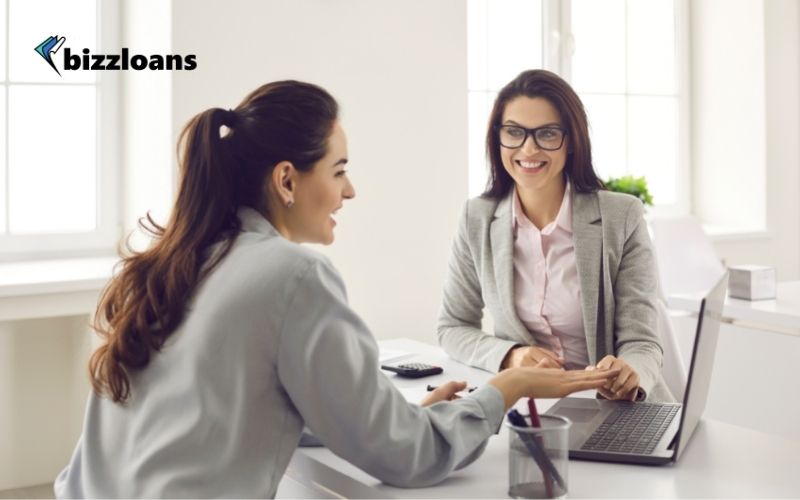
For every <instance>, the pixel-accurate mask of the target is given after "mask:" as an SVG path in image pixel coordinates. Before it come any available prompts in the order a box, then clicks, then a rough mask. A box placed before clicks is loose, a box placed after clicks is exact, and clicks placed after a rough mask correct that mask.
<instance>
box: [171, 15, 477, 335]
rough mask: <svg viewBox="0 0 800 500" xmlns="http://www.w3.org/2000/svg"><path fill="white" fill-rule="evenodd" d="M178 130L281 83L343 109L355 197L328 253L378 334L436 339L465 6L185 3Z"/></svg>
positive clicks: (457, 185)
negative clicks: (313, 88)
mask: <svg viewBox="0 0 800 500" xmlns="http://www.w3.org/2000/svg"><path fill="white" fill-rule="evenodd" d="M173 5H174V6H173V19H174V25H173V49H174V50H175V51H176V52H177V53H182V52H187V53H188V52H191V53H196V54H197V59H198V68H197V70H195V71H192V72H182V73H181V72H176V73H175V74H174V81H173V97H172V99H173V104H174V109H173V124H174V126H175V134H177V133H178V132H179V130H180V128H181V127H182V126H183V124H184V123H185V122H186V121H187V120H188V119H189V118H190V117H191V116H192V115H193V114H195V113H197V112H199V111H201V110H203V109H205V108H207V107H212V106H221V107H233V106H234V105H236V104H237V103H238V101H239V100H240V99H241V98H243V97H244V96H245V95H246V94H247V93H248V92H249V91H251V90H252V89H254V88H256V87H257V86H259V85H261V84H263V83H266V82H269V81H272V80H277V79H284V78H295V79H301V80H307V81H310V82H313V83H317V84H319V85H321V86H323V87H325V88H326V89H328V90H329V91H330V92H331V93H332V94H333V95H334V96H335V97H336V98H337V99H338V100H339V102H340V104H341V107H342V118H343V124H344V127H345V130H346V132H347V134H348V137H349V157H350V163H349V164H348V170H349V171H350V173H351V179H352V181H353V184H354V185H355V189H356V193H357V194H356V198H355V200H353V201H351V202H349V203H345V208H344V209H343V210H342V211H341V212H339V213H340V217H338V222H339V224H338V226H337V228H336V242H335V243H334V245H333V246H331V247H329V248H325V249H324V252H325V253H326V254H328V255H330V256H331V257H332V259H333V262H334V264H335V265H336V266H337V268H338V269H339V270H340V271H341V273H342V275H343V277H344V279H345V282H346V284H347V287H348V292H349V296H350V302H351V305H352V306H353V307H354V308H355V310H356V311H357V312H358V313H359V314H361V316H362V317H363V318H364V319H365V321H366V322H367V324H368V325H369V326H370V327H371V328H372V330H373V332H374V334H375V335H376V336H377V337H379V338H387V337H397V336H404V337H412V338H416V339H420V340H426V341H433V342H435V319H436V314H437V310H438V307H439V302H440V294H441V287H442V282H443V278H444V272H445V268H446V264H447V258H448V255H449V251H450V242H451V239H452V236H453V234H454V230H455V227H456V222H457V219H458V214H459V210H460V207H461V205H462V204H463V202H464V200H465V199H466V193H467V154H466V153H467V148H466V137H467V110H466V102H467V96H466V73H467V71H466V4H465V2H463V1H461V0H437V1H435V2H430V1H427V0H412V1H403V2H388V1H380V2H375V1H370V0H354V1H348V2H330V1H326V0H312V1H304V2H285V1H278V0H271V1H254V0H251V1H246V0H236V1H230V2H226V3H225V4H224V5H223V4H221V3H217V2H203V3H200V2H194V1H191V0H175V1H174V4H173Z"/></svg>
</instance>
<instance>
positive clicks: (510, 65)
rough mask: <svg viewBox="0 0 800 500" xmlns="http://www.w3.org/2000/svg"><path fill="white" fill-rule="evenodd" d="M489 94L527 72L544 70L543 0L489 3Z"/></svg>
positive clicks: (509, 0)
mask: <svg viewBox="0 0 800 500" xmlns="http://www.w3.org/2000/svg"><path fill="white" fill-rule="evenodd" d="M488 7H489V8H488V16H487V25H488V41H489V50H488V58H489V59H488V65H487V67H488V72H489V90H495V91H496V90H500V89H501V88H503V87H504V86H505V85H506V84H507V83H508V82H510V81H511V80H512V79H513V78H514V77H515V76H517V75H518V74H519V73H520V72H522V71H524V70H526V69H534V68H541V67H542V4H541V1H540V0H491V1H490V2H488Z"/></svg>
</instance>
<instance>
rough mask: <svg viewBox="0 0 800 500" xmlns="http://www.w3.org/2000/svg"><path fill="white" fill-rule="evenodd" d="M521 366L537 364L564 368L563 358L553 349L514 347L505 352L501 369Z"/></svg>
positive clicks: (541, 366)
mask: <svg viewBox="0 0 800 500" xmlns="http://www.w3.org/2000/svg"><path fill="white" fill-rule="evenodd" d="M522 366H539V367H540V368H564V358H562V357H561V356H558V355H557V354H556V353H554V352H553V351H549V350H547V349H543V348H541V347H536V346H519V347H514V348H512V349H511V350H510V351H508V354H506V357H505V359H503V363H502V364H501V365H500V369H501V370H505V369H507V368H517V367H522Z"/></svg>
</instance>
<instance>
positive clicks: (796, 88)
mask: <svg viewBox="0 0 800 500" xmlns="http://www.w3.org/2000/svg"><path fill="white" fill-rule="evenodd" d="M692 6H693V9H692V16H693V40H692V43H693V45H694V47H695V51H694V61H693V69H694V75H693V81H694V85H693V86H694V89H695V96H694V98H693V106H694V111H693V115H694V123H693V126H694V131H695V136H694V138H693V140H694V144H695V147H694V151H695V157H694V161H695V163H694V168H695V171H696V172H697V176H696V178H695V179H694V180H695V182H697V183H698V185H699V186H700V189H699V190H696V193H695V200H694V202H695V206H696V208H698V210H699V213H700V215H701V216H703V217H705V219H706V222H710V223H712V224H720V225H733V226H736V225H739V226H741V225H744V226H748V225H752V222H753V221H755V220H757V219H759V218H760V219H761V220H764V219H766V221H765V222H766V231H765V232H763V233H762V234H759V235H752V234H751V235H746V236H743V237H737V236H729V237H724V238H717V239H716V241H715V247H716V249H717V252H718V253H719V254H720V256H721V257H722V258H724V259H725V261H726V263H727V264H729V265H731V264H746V263H758V264H768V265H772V266H775V267H776V269H777V274H778V279H779V280H789V279H798V278H800V219H799V218H798V214H800V196H799V195H800V141H799V140H798V138H800V36H799V35H798V33H800V3H798V2H797V1H796V0H768V1H764V0H735V1H731V0H704V1H703V2H692ZM762 20H763V24H762ZM759 37H762V39H761V40H760V39H759ZM762 40H763V41H762ZM745 45H746V46H745ZM754 47H755V48H757V49H758V50H757V51H755V50H753V48H754ZM762 124H763V129H762V128H761V125H762ZM765 185H766V186H765ZM764 210H765V212H764ZM764 216H765V217H764Z"/></svg>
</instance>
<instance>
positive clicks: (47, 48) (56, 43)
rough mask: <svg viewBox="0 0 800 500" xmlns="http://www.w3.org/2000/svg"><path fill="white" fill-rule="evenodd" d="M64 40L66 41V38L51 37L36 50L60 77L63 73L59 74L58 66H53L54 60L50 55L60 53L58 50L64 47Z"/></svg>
mask: <svg viewBox="0 0 800 500" xmlns="http://www.w3.org/2000/svg"><path fill="white" fill-rule="evenodd" d="M64 40H66V38H64V37H63V36H62V37H60V38H59V36H58V35H55V36H51V37H48V38H47V40H45V41H44V42H42V43H40V44H39V46H38V47H36V48H35V49H34V50H35V51H36V52H37V53H38V54H39V55H40V56H42V59H44V60H45V61H47V64H49V65H50V67H51V68H53V71H55V72H56V73H58V76H61V73H59V71H58V68H56V65H55V64H53V58H52V57H50V55H51V54H55V53H56V52H58V49H60V48H61V46H62V45H64Z"/></svg>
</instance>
